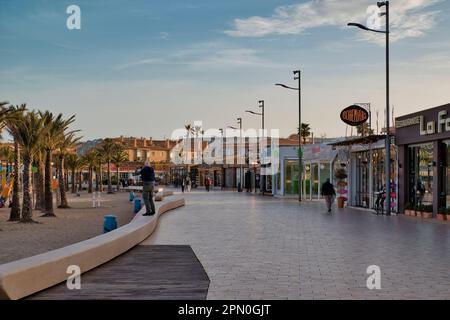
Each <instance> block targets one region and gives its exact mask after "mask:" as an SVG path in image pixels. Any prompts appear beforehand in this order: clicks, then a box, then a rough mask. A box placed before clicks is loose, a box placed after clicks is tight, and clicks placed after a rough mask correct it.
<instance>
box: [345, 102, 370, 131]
mask: <svg viewBox="0 0 450 320" xmlns="http://www.w3.org/2000/svg"><path fill="white" fill-rule="evenodd" d="M368 119H369V112H367V110H366V109H364V108H363V107H361V106H358V105H356V104H354V105H351V106H349V107H347V108H345V109H344V110H342V111H341V120H342V121H343V122H345V123H346V124H348V125H349V126H353V127H355V126H360V125H362V124H363V123H365V122H366V121H367V120H368Z"/></svg>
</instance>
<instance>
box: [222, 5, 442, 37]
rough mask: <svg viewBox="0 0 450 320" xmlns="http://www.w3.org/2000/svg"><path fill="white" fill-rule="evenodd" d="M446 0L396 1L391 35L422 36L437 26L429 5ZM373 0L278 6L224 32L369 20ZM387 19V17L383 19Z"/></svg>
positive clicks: (294, 29) (257, 33)
mask: <svg viewBox="0 0 450 320" xmlns="http://www.w3.org/2000/svg"><path fill="white" fill-rule="evenodd" d="M442 1H445V0H397V1H395V2H392V3H391V19H390V22H391V38H392V41H398V40H401V39H404V38H411V37H420V36H423V35H424V34H425V33H426V32H427V31H429V30H430V29H432V28H433V27H434V25H435V18H436V15H437V14H438V11H436V10H431V9H430V6H432V5H434V4H436V3H438V2H442ZM373 4H374V1H372V0H347V1H341V0H310V1H308V2H304V3H301V4H295V5H288V6H280V7H277V8H276V9H275V11H274V13H273V14H272V16H270V17H260V16H253V17H249V18H244V19H235V20H234V21H233V29H232V30H227V31H225V33H226V34H228V35H230V36H233V37H265V36H268V35H298V34H302V33H305V32H306V31H307V30H308V29H312V28H318V27H325V26H338V27H344V26H345V25H346V24H347V23H348V22H363V23H365V21H366V20H367V17H368V16H367V13H366V11H367V8H368V7H369V6H370V5H373ZM383 21H384V18H383ZM360 39H362V40H369V41H373V42H377V43H380V44H381V42H380V37H374V36H373V35H372V34H369V33H366V34H365V35H362V36H360Z"/></svg>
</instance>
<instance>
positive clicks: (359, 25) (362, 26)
mask: <svg viewBox="0 0 450 320" xmlns="http://www.w3.org/2000/svg"><path fill="white" fill-rule="evenodd" d="M347 26H349V27H357V28H360V29H363V30H366V31H370V29H369V28H367V27H366V26H365V25H362V24H360V23H353V22H351V23H347Z"/></svg>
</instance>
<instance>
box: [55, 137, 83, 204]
mask: <svg viewBox="0 0 450 320" xmlns="http://www.w3.org/2000/svg"><path fill="white" fill-rule="evenodd" d="M80 139H81V137H76V136H75V131H71V132H68V133H63V138H62V140H61V143H60V144H59V146H58V166H59V168H58V171H59V175H58V182H59V192H60V194H61V204H60V205H59V206H58V208H60V209H68V208H70V206H69V204H68V202H67V193H66V173H65V167H64V161H65V158H66V156H67V152H68V150H69V149H71V148H73V147H75V145H76V144H77V143H78V141H80Z"/></svg>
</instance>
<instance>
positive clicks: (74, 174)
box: [72, 168, 76, 193]
mask: <svg viewBox="0 0 450 320" xmlns="http://www.w3.org/2000/svg"><path fill="white" fill-rule="evenodd" d="M75 178H76V172H75V168H72V193H75V192H76V187H75V186H76V182H75Z"/></svg>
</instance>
